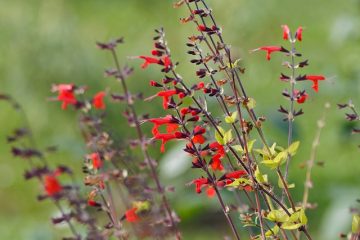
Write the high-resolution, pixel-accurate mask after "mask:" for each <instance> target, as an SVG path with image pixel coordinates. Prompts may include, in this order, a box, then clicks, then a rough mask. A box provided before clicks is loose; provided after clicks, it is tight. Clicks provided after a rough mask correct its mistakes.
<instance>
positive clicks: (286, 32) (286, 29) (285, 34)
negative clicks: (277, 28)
mask: <svg viewBox="0 0 360 240" xmlns="http://www.w3.org/2000/svg"><path fill="white" fill-rule="evenodd" d="M281 27H282V29H283V39H284V40H289V36H290V29H289V26H288V25H281Z"/></svg>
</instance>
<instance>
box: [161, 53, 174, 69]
mask: <svg viewBox="0 0 360 240" xmlns="http://www.w3.org/2000/svg"><path fill="white" fill-rule="evenodd" d="M162 62H163V64H164V67H165V69H170V67H171V65H172V63H171V60H170V57H169V56H168V55H166V56H164V57H163V58H162Z"/></svg>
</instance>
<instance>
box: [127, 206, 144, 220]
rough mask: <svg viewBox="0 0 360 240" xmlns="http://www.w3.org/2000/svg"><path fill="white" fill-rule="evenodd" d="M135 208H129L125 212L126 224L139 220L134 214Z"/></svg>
mask: <svg viewBox="0 0 360 240" xmlns="http://www.w3.org/2000/svg"><path fill="white" fill-rule="evenodd" d="M136 211H137V208H136V207H134V208H131V209H129V210H126V212H125V219H126V220H127V221H128V222H137V221H139V220H140V217H139V216H138V215H137V214H136Z"/></svg>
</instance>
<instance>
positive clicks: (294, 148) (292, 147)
mask: <svg viewBox="0 0 360 240" xmlns="http://www.w3.org/2000/svg"><path fill="white" fill-rule="evenodd" d="M299 145H300V141H296V142H293V143H292V144H291V145H290V146H289V147H288V149H287V151H288V153H289V154H290V155H291V156H294V155H295V154H296V151H297V150H298V148H299Z"/></svg>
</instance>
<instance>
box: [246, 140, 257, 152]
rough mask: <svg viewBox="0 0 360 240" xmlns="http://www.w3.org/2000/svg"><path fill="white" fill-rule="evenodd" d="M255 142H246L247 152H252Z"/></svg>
mask: <svg viewBox="0 0 360 240" xmlns="http://www.w3.org/2000/svg"><path fill="white" fill-rule="evenodd" d="M255 142H256V139H253V140H251V141H248V142H247V148H248V151H249V152H251V151H252V149H253V146H254V143H255Z"/></svg>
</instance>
